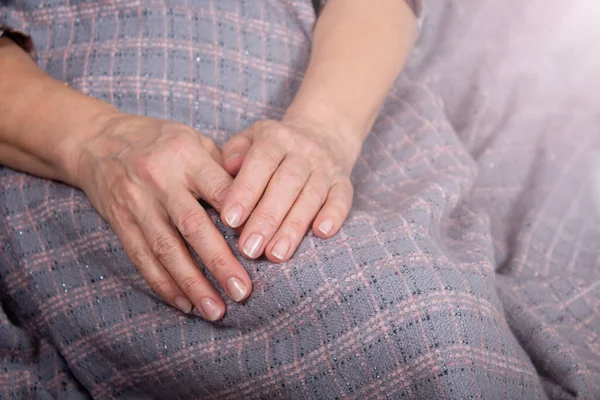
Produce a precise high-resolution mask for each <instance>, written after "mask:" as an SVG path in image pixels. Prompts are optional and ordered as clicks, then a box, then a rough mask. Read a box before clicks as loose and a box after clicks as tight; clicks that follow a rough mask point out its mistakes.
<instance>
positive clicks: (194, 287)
mask: <svg viewBox="0 0 600 400" xmlns="http://www.w3.org/2000/svg"><path fill="white" fill-rule="evenodd" d="M179 287H180V288H181V290H183V291H184V292H185V293H192V292H194V291H198V290H200V289H202V279H200V278H198V277H195V276H186V277H184V278H182V279H181V281H180V282H179Z"/></svg>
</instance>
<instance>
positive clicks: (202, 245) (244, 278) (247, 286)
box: [164, 192, 252, 301]
mask: <svg viewBox="0 0 600 400" xmlns="http://www.w3.org/2000/svg"><path fill="white" fill-rule="evenodd" d="M173 193H174V194H173V196H172V197H171V198H170V199H168V201H167V203H166V204H164V206H165V208H166V210H167V213H168V214H169V216H170V217H171V220H172V221H173V223H174V224H175V226H176V227H177V229H178V230H179V232H180V233H181V236H183V238H184V239H185V240H186V241H187V242H188V243H189V244H190V245H191V246H192V247H193V248H194V250H196V253H198V256H199V257H200V259H201V260H202V261H203V262H204V265H206V268H208V270H209V271H210V273H211V274H212V275H213V276H214V277H215V279H216V280H217V282H219V284H220V285H221V287H222V288H223V289H224V290H225V291H226V292H227V295H228V296H229V297H230V298H231V299H232V300H234V301H242V300H244V299H246V298H247V297H248V295H249V294H250V290H251V288H252V281H251V280H250V277H249V276H248V273H247V272H246V270H245V269H244V267H242V265H241V264H240V262H239V261H238V260H237V258H236V257H235V256H234V255H233V253H232V252H231V249H230V248H229V246H228V245H227V242H226V241H225V239H224V238H223V235H221V233H220V232H219V230H218V229H217V227H216V226H215V224H214V223H213V222H212V220H211V219H210V217H209V216H208V215H207V214H206V212H205V211H204V210H203V209H202V208H201V207H200V206H199V204H198V202H197V201H196V200H195V199H194V197H193V196H192V195H191V194H189V193H185V192H181V193H176V194H175V192H173Z"/></svg>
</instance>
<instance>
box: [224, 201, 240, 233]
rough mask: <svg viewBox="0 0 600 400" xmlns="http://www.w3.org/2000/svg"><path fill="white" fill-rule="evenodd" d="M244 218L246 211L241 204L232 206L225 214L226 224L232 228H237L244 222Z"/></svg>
mask: <svg viewBox="0 0 600 400" xmlns="http://www.w3.org/2000/svg"><path fill="white" fill-rule="evenodd" d="M243 216H244V210H242V207H241V206H240V205H239V204H236V205H234V206H231V207H230V208H229V210H227V212H226V213H225V222H227V225H229V226H230V227H232V228H237V227H238V226H240V224H241V222H242V217H243Z"/></svg>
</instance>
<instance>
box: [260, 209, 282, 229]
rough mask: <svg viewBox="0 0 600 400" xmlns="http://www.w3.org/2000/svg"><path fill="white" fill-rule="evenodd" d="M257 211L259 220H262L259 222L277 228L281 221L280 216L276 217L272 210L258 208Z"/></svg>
mask: <svg viewBox="0 0 600 400" xmlns="http://www.w3.org/2000/svg"><path fill="white" fill-rule="evenodd" d="M255 212H256V217H257V219H258V221H260V222H259V223H260V224H262V225H266V226H268V227H269V228H271V229H275V228H277V227H278V226H279V225H280V223H281V221H280V220H279V218H277V217H275V214H274V213H273V212H270V211H268V210H257V211H255Z"/></svg>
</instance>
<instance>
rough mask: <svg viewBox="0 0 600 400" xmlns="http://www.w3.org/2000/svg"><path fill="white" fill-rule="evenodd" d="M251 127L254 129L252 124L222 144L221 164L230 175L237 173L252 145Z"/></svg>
mask: <svg viewBox="0 0 600 400" xmlns="http://www.w3.org/2000/svg"><path fill="white" fill-rule="evenodd" d="M252 129H254V126H251V127H250V128H248V129H246V130H244V131H242V132H240V133H238V134H237V135H235V136H234V137H232V138H231V139H229V140H228V141H227V143H225V146H223V165H224V166H225V170H226V171H227V172H228V173H229V174H230V175H231V176H236V175H237V174H238V172H239V171H240V168H241V167H242V164H243V162H244V158H245V157H246V154H248V150H250V147H251V146H252V138H253V134H252Z"/></svg>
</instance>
